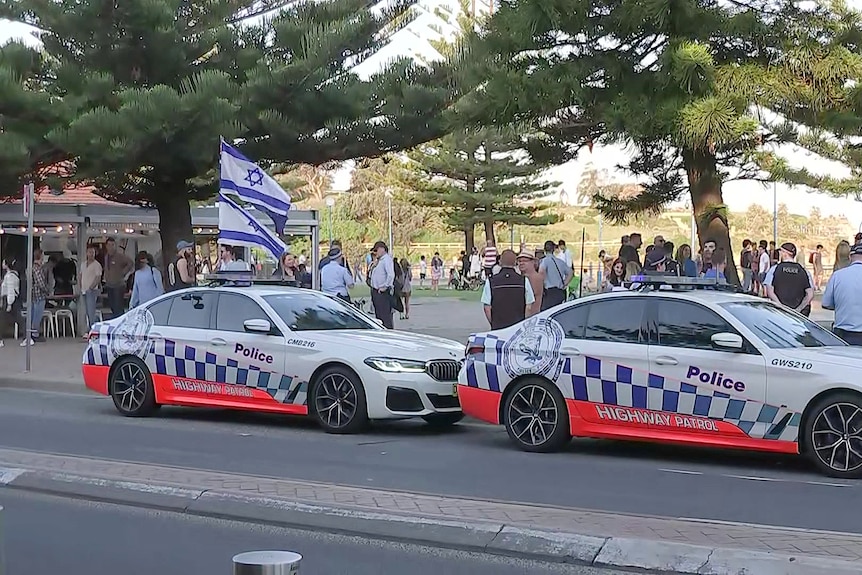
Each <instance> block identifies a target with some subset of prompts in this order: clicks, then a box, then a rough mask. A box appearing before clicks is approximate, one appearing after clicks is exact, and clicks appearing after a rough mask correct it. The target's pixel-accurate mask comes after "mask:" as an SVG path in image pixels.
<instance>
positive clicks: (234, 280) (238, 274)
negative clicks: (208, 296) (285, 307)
mask: <svg viewBox="0 0 862 575" xmlns="http://www.w3.org/2000/svg"><path fill="white" fill-rule="evenodd" d="M204 281H206V282H208V283H209V284H210V285H220V286H232V287H249V286H252V285H271V286H294V287H295V286H296V282H295V281H293V280H285V279H281V278H274V279H267V278H256V277H255V275H254V272H252V271H246V270H236V271H220V272H216V273H212V274H208V275H206V276H204Z"/></svg>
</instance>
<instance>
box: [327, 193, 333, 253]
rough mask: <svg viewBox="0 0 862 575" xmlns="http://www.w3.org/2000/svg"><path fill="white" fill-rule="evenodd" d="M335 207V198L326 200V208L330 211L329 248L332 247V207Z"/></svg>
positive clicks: (330, 197)
mask: <svg viewBox="0 0 862 575" xmlns="http://www.w3.org/2000/svg"><path fill="white" fill-rule="evenodd" d="M334 205H335V198H333V197H332V196H329V197H328V198H326V208H327V210H328V211H329V246H330V247H332V206H334Z"/></svg>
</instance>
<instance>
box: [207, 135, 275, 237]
mask: <svg viewBox="0 0 862 575" xmlns="http://www.w3.org/2000/svg"><path fill="white" fill-rule="evenodd" d="M219 171H220V180H221V183H220V186H219V189H220V191H221V193H222V194H232V195H236V196H238V197H239V198H241V199H242V200H243V201H245V202H248V203H250V204H252V205H254V206H255V207H257V208H259V209H260V210H262V211H264V212H266V213H267V214H268V215H269V217H270V218H272V221H273V223H274V224H275V229H276V231H277V232H279V233H281V232H283V231H284V226H285V225H287V214H288V212H289V211H290V195H289V194H288V193H287V192H285V191H284V188H282V187H281V186H279V185H278V182H276V181H275V180H274V179H272V178H271V177H270V176H269V174H267V173H266V172H265V171H263V170H262V169H261V168H260V166H258V165H257V164H255V163H254V162H252V161H251V160H249V159H248V158H246V157H245V156H243V155H242V154H241V153H240V151H239V150H237V149H236V148H234V147H233V146H231V145H230V144H228V143H227V142H225V141H224V139H222V141H221V155H220V161H219Z"/></svg>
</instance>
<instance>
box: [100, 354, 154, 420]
mask: <svg viewBox="0 0 862 575" xmlns="http://www.w3.org/2000/svg"><path fill="white" fill-rule="evenodd" d="M108 391H109V392H110V395H111V399H112V400H113V401H114V407H116V408H117V411H119V412H120V413H121V414H123V415H124V416H126V417H147V416H149V415H152V414H153V413H154V412H155V411H156V410H157V409H158V407H159V406H158V404H156V390H155V387H154V386H153V376H152V374H150V370H149V369H147V366H146V365H145V364H144V362H142V361H141V360H140V359H138V358H137V357H130V356H129V357H121V358H119V359H118V360H117V361H116V362H115V363H114V366H113V369H111V376H110V379H109V380H108Z"/></svg>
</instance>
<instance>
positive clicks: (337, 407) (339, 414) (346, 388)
mask: <svg viewBox="0 0 862 575" xmlns="http://www.w3.org/2000/svg"><path fill="white" fill-rule="evenodd" d="M311 408H312V410H313V413H314V418H315V419H316V420H317V422H318V423H319V424H320V426H321V427H322V428H323V430H324V431H326V432H327V433H334V434H344V435H346V434H351V433H358V432H360V431H363V430H364V429H365V428H366V427H368V407H367V404H366V399H365V388H364V387H363V385H362V382H361V381H360V380H359V377H357V376H356V374H355V373H353V372H352V371H350V370H348V369H346V368H344V367H330V368H328V369H326V370H324V371H323V372H322V373H321V374H320V375H319V376H318V377H317V379H315V381H314V386H313V387H312V392H311Z"/></svg>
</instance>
